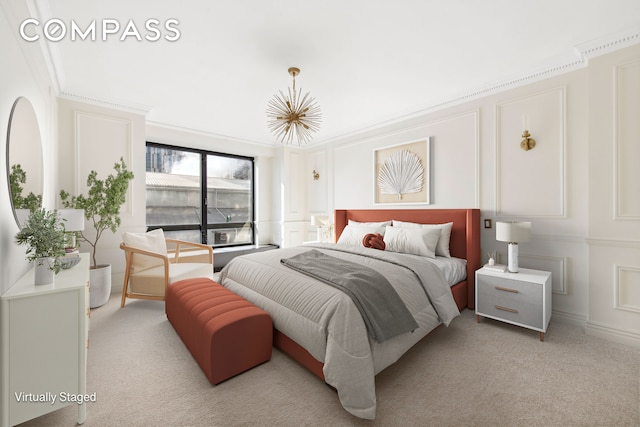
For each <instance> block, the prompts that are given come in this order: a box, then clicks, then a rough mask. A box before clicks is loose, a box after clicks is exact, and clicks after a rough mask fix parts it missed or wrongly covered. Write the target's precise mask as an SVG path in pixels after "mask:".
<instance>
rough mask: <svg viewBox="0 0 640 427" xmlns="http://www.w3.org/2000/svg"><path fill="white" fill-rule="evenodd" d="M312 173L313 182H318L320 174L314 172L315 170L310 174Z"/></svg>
mask: <svg viewBox="0 0 640 427" xmlns="http://www.w3.org/2000/svg"><path fill="white" fill-rule="evenodd" d="M312 173H313V180H314V181H317V180H319V179H320V174H319V173H318V172H316V170H315V169H314V170H313V172H312Z"/></svg>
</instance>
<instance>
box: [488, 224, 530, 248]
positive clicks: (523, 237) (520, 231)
mask: <svg viewBox="0 0 640 427" xmlns="http://www.w3.org/2000/svg"><path fill="white" fill-rule="evenodd" d="M530 239H531V223H530V222H522V221H520V222H516V221H513V222H497V223H496V240H498V241H500V242H510V243H520V242H528V241H529V240H530Z"/></svg>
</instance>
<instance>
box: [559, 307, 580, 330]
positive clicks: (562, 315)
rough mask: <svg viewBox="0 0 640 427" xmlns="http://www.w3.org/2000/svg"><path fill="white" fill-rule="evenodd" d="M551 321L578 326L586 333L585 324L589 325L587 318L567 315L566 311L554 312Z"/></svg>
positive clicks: (571, 314)
mask: <svg viewBox="0 0 640 427" xmlns="http://www.w3.org/2000/svg"><path fill="white" fill-rule="evenodd" d="M551 321H552V322H553V321H559V322H562V323H564V324H568V325H572V326H577V327H579V328H581V329H582V330H583V331H584V330H585V324H586V323H587V318H586V317H585V316H579V315H577V314H573V313H567V312H565V311H558V310H553V312H552V315H551Z"/></svg>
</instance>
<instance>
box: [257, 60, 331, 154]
mask: <svg viewBox="0 0 640 427" xmlns="http://www.w3.org/2000/svg"><path fill="white" fill-rule="evenodd" d="M288 71H289V74H291V76H292V77H293V88H288V94H287V95H285V94H284V93H282V91H279V92H280V95H278V94H275V95H274V96H273V98H272V99H271V100H270V101H269V104H268V105H267V117H268V122H267V125H268V127H269V129H270V130H271V132H272V133H273V134H274V135H275V137H276V138H277V139H279V140H280V142H282V143H283V144H285V145H288V144H291V143H292V142H293V141H297V143H298V145H304V144H307V143H309V142H311V135H312V133H313V132H317V131H318V130H319V129H320V122H321V117H322V115H321V113H320V106H319V105H318V104H317V103H316V101H315V98H314V97H312V96H310V92H307V94H306V95H305V96H302V89H300V90H298V91H297V92H296V76H297V75H298V74H300V69H299V68H296V67H291V68H289V70H288Z"/></svg>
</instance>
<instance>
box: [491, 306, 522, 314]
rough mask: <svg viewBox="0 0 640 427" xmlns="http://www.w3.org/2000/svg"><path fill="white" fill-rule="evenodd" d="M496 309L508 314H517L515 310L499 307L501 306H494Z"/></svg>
mask: <svg viewBox="0 0 640 427" xmlns="http://www.w3.org/2000/svg"><path fill="white" fill-rule="evenodd" d="M496 308H497V309H498V310H502V311H508V312H509V313H517V312H518V310H516V309H513V308H508V307H503V306H501V305H496Z"/></svg>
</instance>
